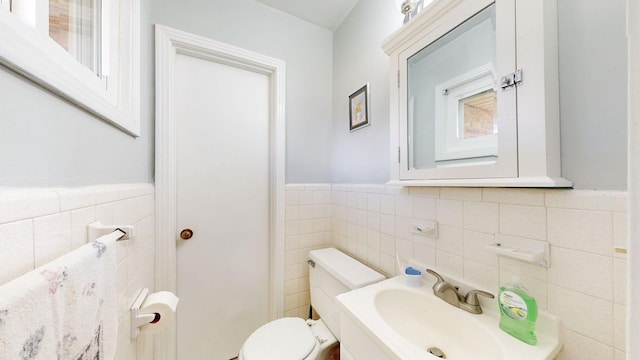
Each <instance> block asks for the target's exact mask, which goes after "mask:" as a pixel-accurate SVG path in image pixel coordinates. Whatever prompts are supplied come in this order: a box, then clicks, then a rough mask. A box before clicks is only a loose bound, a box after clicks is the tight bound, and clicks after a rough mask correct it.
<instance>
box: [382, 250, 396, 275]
mask: <svg viewBox="0 0 640 360" xmlns="http://www.w3.org/2000/svg"><path fill="white" fill-rule="evenodd" d="M380 271H382V273H383V274H384V275H385V276H387V277H392V276H395V275H396V274H397V266H396V258H395V256H391V255H389V254H385V253H381V254H380Z"/></svg>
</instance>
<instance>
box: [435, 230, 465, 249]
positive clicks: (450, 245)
mask: <svg viewBox="0 0 640 360" xmlns="http://www.w3.org/2000/svg"><path fill="white" fill-rule="evenodd" d="M436 248H437V249H438V250H442V251H446V252H448V253H451V254H454V255H458V256H462V255H463V254H464V230H463V229H461V228H457V227H452V226H446V225H441V226H439V227H438V240H436Z"/></svg>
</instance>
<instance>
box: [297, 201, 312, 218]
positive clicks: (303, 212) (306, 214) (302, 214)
mask: <svg viewBox="0 0 640 360" xmlns="http://www.w3.org/2000/svg"><path fill="white" fill-rule="evenodd" d="M313 208H314V205H313V204H306V205H300V206H298V219H300V220H309V219H313Z"/></svg>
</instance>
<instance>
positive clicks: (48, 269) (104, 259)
mask: <svg viewBox="0 0 640 360" xmlns="http://www.w3.org/2000/svg"><path fill="white" fill-rule="evenodd" d="M120 235H121V234H119V233H113V234H110V235H105V236H103V237H101V238H99V239H98V240H96V241H93V242H91V243H89V244H86V245H84V246H82V247H81V248H79V249H77V250H74V251H72V252H70V253H68V254H66V255H64V256H62V257H60V258H58V259H56V260H54V261H52V262H50V263H48V264H46V265H43V266H41V267H39V268H37V269H35V270H33V271H31V272H29V273H27V274H24V275H22V276H21V277H19V278H17V279H15V280H12V281H11V282H9V283H7V284H5V285H3V286H0V359H15V360H89V359H91V360H112V359H113V358H114V357H115V350H116V341H117V322H118V314H117V307H116V291H117V289H116V281H115V279H116V256H115V240H116V238H118V237H119V236H120Z"/></svg>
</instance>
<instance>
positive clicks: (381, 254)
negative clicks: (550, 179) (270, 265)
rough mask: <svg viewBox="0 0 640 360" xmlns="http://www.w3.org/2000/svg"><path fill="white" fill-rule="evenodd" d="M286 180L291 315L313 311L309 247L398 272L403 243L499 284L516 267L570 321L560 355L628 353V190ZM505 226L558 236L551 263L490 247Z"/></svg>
mask: <svg viewBox="0 0 640 360" xmlns="http://www.w3.org/2000/svg"><path fill="white" fill-rule="evenodd" d="M286 190H287V192H286V198H287V216H286V227H287V248H286V251H287V264H286V266H287V273H286V274H287V275H286V276H287V278H286V281H287V286H286V290H285V291H286V296H287V309H286V315H288V316H300V317H306V316H307V313H308V306H309V285H308V270H307V264H306V260H307V253H308V251H309V250H311V249H314V248H318V247H327V246H334V247H337V248H339V249H341V250H343V251H345V252H346V253H349V254H350V255H351V256H353V257H355V258H357V259H358V260H360V261H362V262H364V263H366V264H368V265H369V266H371V267H373V268H375V269H377V270H378V271H380V272H382V273H384V274H386V275H387V276H395V275H397V274H398V269H397V266H396V264H395V256H396V253H397V254H399V255H400V257H401V258H403V259H413V260H415V261H418V262H420V263H424V264H427V265H428V266H433V267H435V268H436V269H438V270H439V271H441V272H442V273H444V274H446V275H449V276H457V277H459V278H462V279H464V280H465V281H467V282H469V283H470V284H472V285H475V286H477V287H481V288H484V289H487V290H492V291H493V292H497V289H498V287H499V286H500V285H501V284H505V283H508V282H509V281H511V279H512V277H513V276H514V275H517V276H518V277H519V278H520V279H521V281H522V282H523V283H524V285H525V286H526V287H527V288H528V289H529V290H530V291H531V292H532V293H533V294H534V296H535V297H536V299H537V301H538V304H539V306H540V308H542V309H546V310H548V311H550V312H551V313H554V314H556V315H558V316H559V317H560V319H561V321H562V325H563V342H564V348H563V350H562V352H561V353H560V354H559V355H558V357H557V359H558V360H577V359H594V358H597V359H623V358H624V350H625V319H626V301H625V297H626V265H627V264H626V263H627V259H626V254H625V253H624V252H616V251H615V250H614V248H626V241H627V239H626V234H627V230H626V227H627V217H626V212H627V193H626V192H617V191H591V190H559V189H551V190H545V189H500V188H419V187H416V188H403V187H397V186H385V185H362V184H333V185H331V184H313V185H308V184H306V185H299V184H289V185H287V187H286ZM416 220H432V221H437V222H438V224H439V231H440V234H439V238H438V239H437V240H433V239H429V238H426V237H423V236H420V235H416V234H414V233H413V232H412V230H411V223H412V221H416ZM309 224H318V226H316V227H314V226H310V225H309ZM496 234H502V235H509V236H516V237H522V238H529V239H535V240H543V241H547V242H549V244H550V246H551V267H549V268H548V269H547V268H544V267H540V266H536V265H531V264H527V263H524V262H520V261H517V260H513V259H509V258H504V257H499V256H497V255H496V254H494V253H491V252H489V251H487V250H486V249H485V248H484V245H485V244H487V243H491V242H492V241H494V238H495V235H496ZM302 239H305V240H304V241H302Z"/></svg>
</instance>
